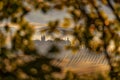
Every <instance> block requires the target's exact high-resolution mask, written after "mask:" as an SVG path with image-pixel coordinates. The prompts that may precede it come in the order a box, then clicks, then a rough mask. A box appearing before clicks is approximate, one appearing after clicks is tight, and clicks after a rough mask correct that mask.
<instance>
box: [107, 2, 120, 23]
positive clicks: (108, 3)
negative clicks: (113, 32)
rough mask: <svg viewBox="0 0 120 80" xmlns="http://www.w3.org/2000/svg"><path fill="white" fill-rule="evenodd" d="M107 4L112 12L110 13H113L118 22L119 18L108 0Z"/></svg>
mask: <svg viewBox="0 0 120 80" xmlns="http://www.w3.org/2000/svg"><path fill="white" fill-rule="evenodd" d="M107 2H108V6H109V8H110V9H111V10H112V12H113V14H114V15H115V17H116V19H117V20H118V21H120V18H119V16H118V15H117V13H116V11H115V9H114V7H113V6H112V4H111V2H110V0H107Z"/></svg>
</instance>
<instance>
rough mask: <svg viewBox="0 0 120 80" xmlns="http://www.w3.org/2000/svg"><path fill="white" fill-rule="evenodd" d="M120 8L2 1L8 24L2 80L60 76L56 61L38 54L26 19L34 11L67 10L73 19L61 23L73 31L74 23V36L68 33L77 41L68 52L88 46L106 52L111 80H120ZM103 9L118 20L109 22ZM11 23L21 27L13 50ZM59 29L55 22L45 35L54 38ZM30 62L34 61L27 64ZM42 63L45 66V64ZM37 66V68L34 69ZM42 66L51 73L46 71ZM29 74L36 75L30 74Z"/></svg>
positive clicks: (50, 0) (84, 2) (104, 0)
mask: <svg viewBox="0 0 120 80" xmlns="http://www.w3.org/2000/svg"><path fill="white" fill-rule="evenodd" d="M119 4H120V1H119V0H100V1H99V0H32V1H31V0H12V1H11V0H1V1H0V22H1V23H5V25H3V27H4V31H5V33H3V32H2V31H0V77H1V79H2V80H10V79H11V80H14V79H15V80H16V79H17V80H23V79H28V80H34V79H35V80H54V77H53V76H52V73H54V72H60V68H58V67H57V66H54V65H52V64H51V62H50V61H51V60H52V59H49V58H48V57H45V56H44V57H43V56H41V55H38V54H37V51H36V49H35V47H34V44H33V41H32V36H33V33H34V29H33V25H30V23H29V22H27V21H26V19H25V15H27V13H29V12H30V11H31V10H32V9H35V10H41V11H42V12H43V13H47V11H49V10H52V9H57V10H62V9H64V8H65V9H66V10H68V12H69V14H71V18H70V19H68V18H65V19H64V21H63V23H61V24H62V25H61V26H62V28H69V26H70V25H71V23H72V24H74V25H73V28H72V30H73V31H72V32H67V31H66V32H65V33H66V34H69V35H72V36H73V37H74V39H73V43H74V44H72V46H71V45H69V47H68V49H71V50H73V51H76V50H78V49H79V48H80V47H81V46H85V47H87V48H89V49H90V50H92V51H94V52H97V53H101V52H104V53H105V55H106V58H107V60H108V64H109V66H110V73H109V76H110V79H111V80H119V78H120V63H119V62H120V59H119V58H118V59H117V60H116V57H120V35H119V32H120V27H119V26H120V23H119V22H120V17H119V16H120V6H119ZM102 6H106V7H107V8H108V9H110V10H111V13H112V15H113V16H114V18H113V19H112V20H110V19H109V15H107V13H106V11H104V10H102V8H101V7H102ZM81 20H83V23H82V24H81V23H80V21H81ZM70 21H72V22H70ZM9 23H12V24H16V25H17V26H18V30H17V31H16V33H15V34H14V35H13V36H12V38H11V41H10V42H11V44H12V47H11V48H10V49H9V48H7V46H6V44H7V42H6V40H7V37H8V36H7V35H8V34H9V33H10V30H9V29H10V25H9ZM59 25H60V22H59V21H51V22H49V23H48V27H47V29H45V30H43V31H45V32H47V33H48V34H49V33H50V34H51V35H52V34H56V32H58V31H59V30H58V27H59ZM61 34H62V33H61ZM98 34H100V35H98ZM63 35H65V34H63ZM52 36H53V35H52ZM53 37H54V36H53ZM111 42H113V44H114V48H113V49H110V48H109V47H110V46H111ZM21 44H22V45H21ZM19 52H20V53H19ZM26 58H29V59H30V60H25V59H26ZM41 61H45V62H44V63H42V62H41ZM37 63H40V64H39V65H38V64H37ZM33 64H37V66H36V65H34V66H32V65H33ZM42 65H44V66H46V67H47V68H49V69H48V70H47V71H44V68H42ZM38 66H39V67H41V69H39V67H38ZM26 68H27V69H26ZM25 69H26V70H27V71H26V70H25ZM45 70H46V69H45ZM29 71H32V72H31V73H29ZM37 71H40V74H41V75H40V74H39V77H38V76H37V75H35V74H36V73H37ZM42 71H43V72H42ZM6 75H8V77H6ZM18 75H19V76H18ZM71 80H72V79H71Z"/></svg>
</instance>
